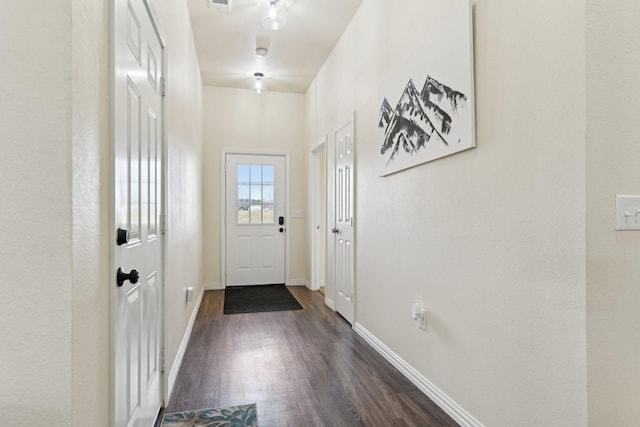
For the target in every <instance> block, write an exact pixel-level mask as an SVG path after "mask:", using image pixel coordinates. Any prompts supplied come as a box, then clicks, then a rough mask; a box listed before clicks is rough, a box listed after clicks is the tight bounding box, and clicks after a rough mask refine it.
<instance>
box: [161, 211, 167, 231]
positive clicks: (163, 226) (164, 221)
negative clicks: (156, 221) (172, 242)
mask: <svg viewBox="0 0 640 427" xmlns="http://www.w3.org/2000/svg"><path fill="white" fill-rule="evenodd" d="M160 234H161V235H163V236H164V235H165V234H167V215H165V214H160Z"/></svg>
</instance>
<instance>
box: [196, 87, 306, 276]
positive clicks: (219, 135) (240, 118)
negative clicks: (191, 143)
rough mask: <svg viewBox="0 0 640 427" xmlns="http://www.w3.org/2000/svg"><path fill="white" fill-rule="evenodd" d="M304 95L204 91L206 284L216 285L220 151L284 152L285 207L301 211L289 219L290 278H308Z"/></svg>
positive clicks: (218, 256)
mask: <svg viewBox="0 0 640 427" xmlns="http://www.w3.org/2000/svg"><path fill="white" fill-rule="evenodd" d="M304 109H305V104H304V95H301V94H293V93H278V92H265V93H263V94H262V95H257V94H256V93H255V92H253V91H251V90H248V89H247V90H244V89H229V88H220V87H213V86H205V87H204V117H205V120H204V141H205V142H204V162H205V163H204V182H205V195H204V200H205V202H204V203H205V204H204V224H205V243H204V248H205V249H204V262H205V281H206V283H207V285H210V286H212V287H216V286H220V284H221V277H220V274H221V268H220V262H221V255H220V250H221V247H220V241H221V230H220V221H221V220H220V206H221V198H220V197H221V196H220V194H221V182H220V179H221V174H220V164H221V163H220V162H221V157H220V156H221V153H222V150H223V149H226V148H233V149H243V150H258V151H260V150H262V151H284V152H289V155H290V156H289V160H290V164H291V170H290V173H291V176H290V177H289V186H290V197H291V200H290V206H291V209H300V210H303V211H304V212H303V218H302V219H290V220H289V225H288V227H287V232H288V233H289V238H290V239H291V253H290V279H291V280H292V281H295V282H297V283H299V282H302V281H305V280H308V276H307V268H306V261H307V252H308V250H307V249H308V248H307V246H308V245H307V238H306V237H307V225H306V224H307V217H308V216H309V214H310V212H309V211H308V210H305V208H306V206H307V199H306V197H307V192H306V190H307V174H306V171H307V169H306V165H307V158H308V157H309V152H308V151H307V147H306V145H305V134H304V129H305V128H304V123H305V112H304V111H305V110H304Z"/></svg>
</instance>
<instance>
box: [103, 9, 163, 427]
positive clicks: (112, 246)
mask: <svg viewBox="0 0 640 427" xmlns="http://www.w3.org/2000/svg"><path fill="white" fill-rule="evenodd" d="M142 3H143V4H144V6H145V8H146V10H147V13H148V14H149V18H150V20H151V24H152V25H153V28H154V30H155V32H156V36H157V37H158V41H159V43H160V47H161V48H162V60H161V61H160V67H161V69H162V76H163V79H164V81H165V82H166V81H167V70H168V56H169V55H168V49H167V38H166V36H165V34H164V32H163V31H162V29H161V28H160V26H159V22H160V19H159V15H158V12H157V10H156V9H155V7H154V5H153V3H152V0H142ZM115 7H116V2H111V5H110V6H109V42H110V44H111V46H110V48H109V94H110V100H109V140H110V142H109V170H108V173H109V180H108V182H109V222H108V224H109V225H108V228H109V233H108V234H109V242H108V243H109V269H110V270H109V286H110V291H109V418H110V425H114V423H115V411H116V405H115V398H114V396H115V372H116V369H115V364H116V357H115V350H116V348H115V343H116V336H115V330H116V327H115V325H116V323H115V320H116V319H115V313H116V301H117V291H118V288H117V287H116V284H115V283H116V270H117V268H118V266H117V265H116V244H117V242H116V239H117V236H116V232H115V229H114V227H115V208H116V202H115V196H116V194H115V178H116V176H115V162H116V150H115V145H116V141H115V134H116V132H115V113H114V109H115V87H116V84H115V73H116V71H117V70H116V64H115V55H114V48H115V31H116V28H115V19H114V17H115V14H116V10H115ZM160 108H161V114H162V126H161V129H160V132H161V135H160V142H161V144H162V147H161V150H160V158H161V162H162V164H161V167H160V174H161V175H162V176H161V179H160V194H162V202H161V206H160V235H161V236H162V237H161V238H160V253H161V255H160V264H161V265H160V270H161V277H162V280H161V281H160V283H159V284H158V286H159V288H160V313H159V318H160V343H159V344H160V351H161V360H160V363H161V365H160V368H161V369H160V372H159V374H160V381H159V384H160V388H161V389H160V397H161V399H162V402H161V403H162V406H163V407H166V406H167V404H168V403H169V395H168V393H169V387H168V383H167V381H168V375H166V374H165V366H164V352H165V343H166V342H167V338H166V336H165V334H166V318H165V290H166V288H165V277H166V266H167V250H166V241H167V232H166V219H167V211H168V206H167V192H168V186H167V176H168V173H167V172H168V168H167V158H168V152H169V150H168V138H167V135H168V132H167V130H168V127H167V123H168V120H167V108H166V94H164V93H163V94H162V95H161V97H160Z"/></svg>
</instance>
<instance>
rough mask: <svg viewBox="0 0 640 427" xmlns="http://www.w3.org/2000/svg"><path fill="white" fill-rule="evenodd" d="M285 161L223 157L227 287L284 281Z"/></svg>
mask: <svg viewBox="0 0 640 427" xmlns="http://www.w3.org/2000/svg"><path fill="white" fill-rule="evenodd" d="M285 189H286V177H285V157H284V156H279V155H246V154H226V158H225V228H226V250H225V259H226V268H225V273H226V281H225V282H226V283H225V285H226V286H240V285H243V286H244V285H269V284H280V283H285V233H286V227H287V224H286V222H285V218H286V215H285V209H286V201H285V194H286V193H285Z"/></svg>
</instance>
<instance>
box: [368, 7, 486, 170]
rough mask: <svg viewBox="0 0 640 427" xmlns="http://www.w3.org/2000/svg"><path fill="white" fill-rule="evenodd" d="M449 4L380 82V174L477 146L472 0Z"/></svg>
mask: <svg viewBox="0 0 640 427" xmlns="http://www.w3.org/2000/svg"><path fill="white" fill-rule="evenodd" d="M452 3H455V6H453V7H452V8H451V10H449V11H448V13H446V14H445V15H444V16H443V17H442V19H441V20H440V22H439V23H438V24H437V25H436V26H434V28H433V29H432V30H431V31H429V32H428V34H427V37H426V38H425V40H424V42H423V43H422V44H420V45H419V46H418V48H417V49H415V50H414V51H413V52H411V53H410V54H409V56H408V57H407V58H406V59H405V60H404V61H403V62H402V63H400V64H398V66H397V67H396V68H394V69H393V71H392V72H391V73H390V75H389V76H388V77H387V78H386V79H385V80H384V81H383V82H382V83H381V85H380V89H379V94H380V114H379V121H378V128H379V129H378V130H379V135H380V141H381V143H380V175H381V176H386V175H390V174H392V173H395V172H398V171H401V170H403V169H407V168H410V167H413V166H416V165H419V164H422V163H426V162H430V161H432V160H435V159H439V158H442V157H446V156H450V155H452V154H455V153H459V152H461V151H464V150H468V149H470V148H473V147H475V145H476V143H475V111H474V92H473V91H474V86H473V79H474V75H473V24H472V14H471V0H455V1H453V2H452Z"/></svg>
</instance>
